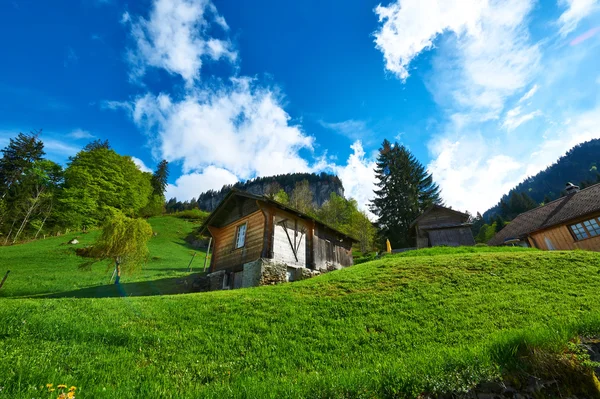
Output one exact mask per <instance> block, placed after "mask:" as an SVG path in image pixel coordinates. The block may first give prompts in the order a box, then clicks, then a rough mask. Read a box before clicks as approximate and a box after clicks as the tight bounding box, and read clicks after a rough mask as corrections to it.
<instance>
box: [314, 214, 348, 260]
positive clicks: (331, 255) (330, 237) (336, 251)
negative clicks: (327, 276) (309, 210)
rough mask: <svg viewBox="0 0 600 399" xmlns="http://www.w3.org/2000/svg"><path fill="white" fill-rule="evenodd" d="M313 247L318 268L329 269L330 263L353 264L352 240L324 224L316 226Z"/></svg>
mask: <svg viewBox="0 0 600 399" xmlns="http://www.w3.org/2000/svg"><path fill="white" fill-rule="evenodd" d="M340 239H341V241H340ZM313 247H314V252H313V255H314V268H315V269H316V270H327V268H328V266H329V265H333V266H337V267H346V266H352V263H353V260H352V242H350V240H348V239H347V238H342V237H341V236H340V235H339V234H337V233H335V232H334V231H331V230H330V229H328V228H326V227H324V226H320V225H316V226H315V230H314V237H313Z"/></svg>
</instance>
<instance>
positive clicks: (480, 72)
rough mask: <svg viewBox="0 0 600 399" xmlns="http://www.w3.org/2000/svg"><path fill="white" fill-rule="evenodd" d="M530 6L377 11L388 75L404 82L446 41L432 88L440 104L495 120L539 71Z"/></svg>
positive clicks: (411, 1) (451, 3)
mask: <svg viewBox="0 0 600 399" xmlns="http://www.w3.org/2000/svg"><path fill="white" fill-rule="evenodd" d="M532 6H533V0H507V1H483V0H467V1H464V0H427V1H421V0H397V1H396V2H394V3H392V4H390V5H389V6H387V7H383V6H378V7H377V8H376V9H375V12H376V13H377V14H378V16H379V19H380V22H382V25H381V27H380V29H379V30H378V31H377V32H376V33H375V38H376V39H375V43H376V47H377V48H378V49H379V50H381V51H382V53H383V55H384V58H385V60H386V68H387V69H388V70H389V71H391V72H393V73H394V74H396V76H398V77H399V78H400V79H402V80H405V79H406V78H408V76H409V69H408V68H409V66H410V64H411V63H412V61H413V60H414V59H415V58H416V57H417V56H418V55H419V54H421V53H422V52H424V51H426V50H429V49H431V48H432V47H433V46H434V42H435V41H436V39H437V40H438V41H439V40H440V39H442V38H444V39H445V40H443V41H442V43H441V48H440V49H438V51H437V54H436V59H435V62H434V71H435V73H434V75H433V78H432V80H431V82H430V86H431V88H430V89H431V90H432V91H433V92H434V97H435V99H436V101H437V102H438V103H440V104H442V105H450V104H452V105H453V106H455V107H460V108H462V109H466V110H468V111H469V112H470V113H471V117H477V118H478V119H480V120H487V119H494V118H497V117H498V115H499V113H500V112H501V111H502V108H503V105H504V101H505V99H506V98H508V97H510V96H512V95H513V94H514V93H515V91H517V90H519V89H521V88H522V87H524V86H525V85H527V84H528V82H529V81H530V80H531V76H532V75H533V74H534V73H535V71H536V69H537V65H538V63H539V59H540V51H539V48H538V46H537V45H535V44H531V43H530V41H529V33H528V31H527V26H526V18H527V16H528V14H529V12H530V11H531V9H532ZM444 33H449V34H450V35H443V37H442V34H444ZM475 113H478V115H475Z"/></svg>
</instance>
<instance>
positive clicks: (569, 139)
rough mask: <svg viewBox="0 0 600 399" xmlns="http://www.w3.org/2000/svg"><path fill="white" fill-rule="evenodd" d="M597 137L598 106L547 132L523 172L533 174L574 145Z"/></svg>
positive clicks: (599, 113) (598, 132) (598, 123)
mask: <svg viewBox="0 0 600 399" xmlns="http://www.w3.org/2000/svg"><path fill="white" fill-rule="evenodd" d="M597 138H600V106H598V107H596V108H595V109H592V110H590V111H587V112H583V113H581V114H579V115H577V116H574V117H573V118H569V119H567V121H566V122H565V123H564V124H563V126H559V127H556V128H555V129H553V130H551V131H549V132H547V133H546V139H545V140H544V141H543V142H542V143H541V144H540V145H539V146H538V147H537V148H536V149H535V151H533V152H532V154H531V157H530V159H529V162H528V166H527V169H526V172H525V174H526V175H527V176H533V175H534V174H536V173H537V172H539V171H540V170H543V169H544V168H546V167H548V166H550V165H552V164H553V163H554V162H556V160H557V159H558V158H559V157H560V156H562V155H564V154H565V153H566V152H567V151H568V150H570V149H571V148H572V147H574V146H575V145H577V144H580V143H583V142H586V141H589V140H592V139H597ZM565 183H566V182H565Z"/></svg>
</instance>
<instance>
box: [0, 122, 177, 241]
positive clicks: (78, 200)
mask: <svg viewBox="0 0 600 399" xmlns="http://www.w3.org/2000/svg"><path fill="white" fill-rule="evenodd" d="M40 133H41V131H36V132H31V133H28V134H25V133H19V134H18V135H17V136H16V137H14V138H11V139H10V142H9V144H8V145H7V146H6V147H5V148H4V149H2V151H1V152H2V158H0V244H12V243H15V242H17V241H20V240H25V239H31V238H38V237H40V236H43V235H54V234H60V233H64V232H66V231H69V230H86V229H88V228H92V227H95V226H99V225H100V224H102V223H103V222H104V221H105V220H106V219H107V218H109V217H111V216H115V215H123V216H126V217H149V216H154V215H159V214H161V213H162V212H163V210H164V203H165V189H166V185H167V179H168V175H169V172H168V163H167V161H161V162H160V163H159V164H158V166H157V169H156V171H155V172H154V173H147V172H142V171H141V170H139V169H138V167H137V166H136V165H135V163H134V162H133V160H132V159H131V157H128V156H122V155H119V154H117V153H116V152H115V151H114V150H113V149H112V148H111V146H110V144H109V143H108V141H101V140H96V141H93V142H91V143H89V144H87V145H86V146H85V147H84V148H83V149H82V150H81V151H79V152H78V153H77V154H76V155H75V156H73V157H70V158H69V161H68V163H67V165H66V167H65V168H63V167H62V166H61V165H59V164H57V163H55V162H53V161H51V160H49V159H46V158H45V152H44V144H43V142H42V141H41V140H40V138H39V136H40Z"/></svg>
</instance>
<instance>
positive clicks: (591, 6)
mask: <svg viewBox="0 0 600 399" xmlns="http://www.w3.org/2000/svg"><path fill="white" fill-rule="evenodd" d="M559 4H560V5H562V6H564V7H566V10H565V11H564V12H563V13H562V15H561V16H560V17H559V19H558V24H559V27H560V35H561V36H563V37H565V36H567V35H568V34H569V33H571V32H573V31H574V30H575V29H576V28H577V25H579V22H580V21H581V20H582V19H584V18H585V17H587V16H588V15H590V14H592V13H593V12H594V11H596V10H597V9H598V0H559Z"/></svg>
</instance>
